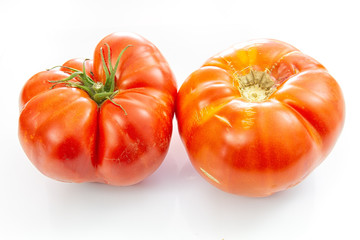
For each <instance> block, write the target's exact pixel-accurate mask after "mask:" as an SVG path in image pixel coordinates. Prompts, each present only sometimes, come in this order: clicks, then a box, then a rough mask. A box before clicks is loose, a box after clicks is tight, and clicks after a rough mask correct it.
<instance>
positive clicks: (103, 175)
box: [18, 32, 177, 186]
mask: <svg viewBox="0 0 360 240" xmlns="http://www.w3.org/2000/svg"><path fill="white" fill-rule="evenodd" d="M176 93H177V87H176V81H175V78H174V75H173V73H172V71H171V69H170V67H169V65H168V63H167V62H166V60H165V58H164V57H163V56H162V54H161V53H160V51H159V50H158V49H157V48H156V46H154V45H153V44H152V43H151V42H149V41H148V40H146V39H144V38H143V37H141V36H139V35H137V34H133V33H124V32H122V33H113V34H110V35H108V36H106V37H105V38H103V39H102V40H101V41H100V42H99V44H98V45H97V46H96V48H95V51H94V58H93V60H89V59H70V60H68V61H66V62H65V63H64V64H63V65H60V66H56V67H55V68H52V69H49V70H47V71H43V72H40V73H37V74H35V75H34V76H33V77H31V78H30V79H29V80H28V81H27V82H26V83H25V85H24V87H23V89H22V91H21V93H20V104H19V105H20V117H19V133H18V135H19V140H20V143H21V145H22V147H23V149H24V152H25V153H26V155H27V157H28V158H29V159H30V161H31V162H32V163H33V164H34V166H35V167H36V168H38V170H39V171H40V172H42V173H43V174H44V175H46V176H48V177H50V178H53V179H56V180H59V181H64V182H102V183H107V184H111V185H117V186H127V185H132V184H136V183H138V182H140V181H142V180H144V179H145V178H146V177H148V176H149V175H151V174H152V173H153V172H154V171H155V170H156V169H157V168H158V167H159V166H160V164H161V163H162V161H163V159H164V158H165V156H166V154H167V151H168V148H169V144H170V139H171V135H172V119H173V116H174V111H175V110H174V107H175V106H174V104H175V98H176Z"/></svg>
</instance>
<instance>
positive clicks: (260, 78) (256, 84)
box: [236, 69, 276, 102]
mask: <svg viewBox="0 0 360 240" xmlns="http://www.w3.org/2000/svg"><path fill="white" fill-rule="evenodd" d="M236 80H237V82H238V85H239V86H238V89H239V91H240V94H241V96H242V98H243V99H244V100H246V101H248V102H264V101H266V100H267V99H268V98H269V97H270V96H271V94H272V93H274V92H275V90H276V85H275V81H274V80H273V79H272V78H271V76H270V74H269V73H268V71H267V70H266V71H264V72H262V71H256V70H253V69H250V72H249V73H248V74H246V75H242V76H241V75H236Z"/></svg>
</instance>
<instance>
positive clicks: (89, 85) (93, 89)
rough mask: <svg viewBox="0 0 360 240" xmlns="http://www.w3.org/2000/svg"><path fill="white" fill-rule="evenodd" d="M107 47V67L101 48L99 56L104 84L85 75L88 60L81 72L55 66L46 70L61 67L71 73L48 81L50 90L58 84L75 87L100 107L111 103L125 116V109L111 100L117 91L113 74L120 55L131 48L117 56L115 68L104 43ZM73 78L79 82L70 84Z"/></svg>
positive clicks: (109, 51)
mask: <svg viewBox="0 0 360 240" xmlns="http://www.w3.org/2000/svg"><path fill="white" fill-rule="evenodd" d="M105 45H106V46H107V50H108V51H107V54H108V56H107V57H108V58H107V60H108V66H107V64H106V62H105V57H104V53H103V48H102V47H101V48H100V55H101V61H102V65H103V71H104V72H105V77H106V79H105V84H103V83H101V82H94V80H93V79H92V78H91V77H90V76H88V75H87V74H86V69H85V61H87V60H88V59H86V60H85V61H84V62H83V68H82V71H80V70H77V69H75V68H71V67H66V66H56V67H53V68H51V69H48V70H52V69H54V68H57V67H62V68H66V69H69V70H71V71H73V73H71V75H70V76H69V77H67V78H65V79H61V80H57V81H49V82H50V83H54V85H52V86H51V89H52V88H54V87H55V86H56V85H59V84H65V85H66V86H68V87H76V88H79V89H82V90H84V91H86V92H87V93H88V94H89V96H90V97H91V98H92V99H93V100H94V101H95V102H96V103H97V104H98V105H99V106H100V105H101V104H102V103H103V102H105V101H107V100H109V101H110V102H111V103H113V104H114V105H116V106H118V107H120V108H121V109H122V110H123V111H124V113H125V115H127V112H126V111H125V109H124V108H123V107H122V106H121V105H120V104H117V103H115V102H114V101H113V100H112V99H113V98H114V97H115V96H116V94H118V92H119V90H115V74H116V71H117V69H118V67H119V63H120V58H121V57H122V55H123V54H124V52H125V50H126V49H127V48H129V47H131V45H128V46H126V47H125V48H124V49H123V50H122V51H121V52H120V54H119V56H118V57H117V59H116V63H115V66H112V62H111V49H110V46H109V45H108V44H107V43H106V44H105ZM74 78H78V79H79V82H71V80H72V79H74Z"/></svg>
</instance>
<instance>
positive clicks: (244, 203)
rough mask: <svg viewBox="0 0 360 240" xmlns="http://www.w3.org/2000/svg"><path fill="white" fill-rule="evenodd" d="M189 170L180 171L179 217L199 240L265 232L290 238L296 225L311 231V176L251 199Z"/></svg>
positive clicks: (234, 237) (248, 236)
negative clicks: (211, 183) (289, 187)
mask: <svg viewBox="0 0 360 240" xmlns="http://www.w3.org/2000/svg"><path fill="white" fill-rule="evenodd" d="M190 167H191V166H188V165H186V166H184V169H183V170H182V175H183V179H186V182H185V183H184V184H183V187H181V188H180V191H179V194H178V197H179V209H178V214H179V215H182V216H183V219H184V225H185V226H187V227H188V228H189V230H190V231H192V232H193V233H194V234H196V235H198V236H200V239H222V238H224V239H249V238H250V237H251V239H253V238H252V237H254V236H256V237H258V238H256V237H255V239H264V237H265V236H266V234H265V233H271V234H270V235H271V236H272V237H275V236H279V237H281V236H286V237H291V236H292V235H293V234H296V231H299V230H298V229H299V228H298V226H299V224H300V226H302V228H303V229H304V231H306V229H307V228H311V221H310V220H311V218H312V214H313V210H314V209H313V207H314V202H315V184H314V182H313V181H311V180H312V177H311V176H309V177H308V178H307V179H305V180H304V181H303V182H302V183H300V184H299V185H297V186H295V187H293V188H292V189H289V190H286V191H283V192H280V193H276V194H274V195H272V196H269V197H265V198H250V197H242V196H237V195H233V194H229V193H226V192H223V191H221V190H219V189H217V188H215V187H214V186H212V185H210V184H209V183H207V182H206V181H205V180H204V179H203V178H202V177H200V175H199V174H198V173H197V172H195V170H193V171H192V170H191V169H189V168H190ZM274 226H277V227H276V228H274ZM284 226H286V227H284Z"/></svg>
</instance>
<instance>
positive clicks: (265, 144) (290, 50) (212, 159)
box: [176, 39, 345, 197]
mask: <svg viewBox="0 0 360 240" xmlns="http://www.w3.org/2000/svg"><path fill="white" fill-rule="evenodd" d="M249 67H251V69H254V70H257V71H263V72H266V71H267V72H269V74H270V76H271V77H272V79H274V80H275V84H276V86H277V90H276V91H275V92H274V93H273V94H272V95H271V96H270V97H269V98H268V99H267V100H265V101H263V102H249V101H246V100H244V98H243V96H241V93H240V91H239V89H238V88H237V87H236V86H237V85H236V83H235V82H236V81H237V80H236V78H237V77H236V76H238V75H241V74H242V73H243V72H244V71H246V69H249ZM176 116H177V120H178V125H179V133H180V136H181V138H182V141H183V143H184V145H185V147H186V150H187V152H188V154H189V158H190V160H191V162H192V164H193V166H194V167H195V169H196V170H197V171H198V172H199V173H200V175H201V176H203V177H204V178H205V179H206V180H207V181H209V182H210V183H211V184H213V185H214V186H216V187H218V188H219V189H221V190H224V191H226V192H230V193H234V194H238V195H245V196H252V197H262V196H268V195H271V194H273V193H275V192H279V191H282V190H285V189H288V188H289V187H292V186H294V185H296V184H298V183H299V182H301V181H302V180H303V179H304V178H305V177H306V176H307V175H308V174H309V173H310V172H311V171H312V170H313V169H314V168H315V167H316V166H318V165H319V164H320V163H321V162H322V161H323V160H324V159H325V157H326V156H327V155H328V154H329V152H330V151H331V149H332V148H333V146H334V144H335V142H336V139H337V138H338V136H339V134H340V132H341V130H342V127H343V123H344V116H345V105H344V99H343V95H342V92H341V89H340V87H339V85H338V84H337V82H336V81H335V79H334V78H332V77H331V76H330V74H329V73H328V72H327V70H326V69H325V68H324V67H323V66H322V65H321V64H320V63H318V62H317V61H315V60H314V59H312V58H311V57H309V56H306V55H305V54H303V53H301V52H300V51H299V50H297V49H296V48H294V47H292V46H291V45H289V44H286V43H283V42H280V41H277V40H270V39H261V40H255V41H251V42H247V43H241V44H238V45H235V46H233V47H231V48H230V49H228V50H225V51H224V52H221V53H219V54H217V55H215V56H214V57H212V58H210V59H209V60H208V61H207V62H205V64H204V65H203V66H202V67H201V68H200V69H198V70H196V71H195V72H194V73H192V74H191V75H190V76H189V77H188V78H187V79H186V81H185V82H184V84H183V85H182V86H181V88H180V90H179V93H178V97H177V107H176Z"/></svg>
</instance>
